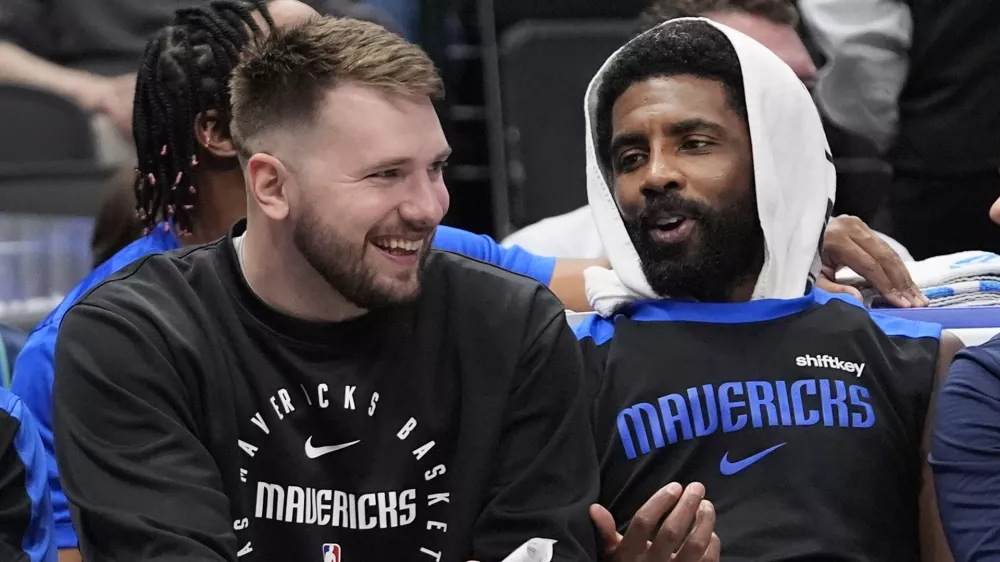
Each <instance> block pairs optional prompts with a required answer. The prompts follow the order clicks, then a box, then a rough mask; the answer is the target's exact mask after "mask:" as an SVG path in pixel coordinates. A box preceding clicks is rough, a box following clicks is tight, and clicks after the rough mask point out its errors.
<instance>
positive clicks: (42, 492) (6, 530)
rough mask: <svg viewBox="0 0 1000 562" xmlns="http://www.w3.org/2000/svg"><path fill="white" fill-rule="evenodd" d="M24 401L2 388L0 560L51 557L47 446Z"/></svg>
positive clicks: (30, 561) (48, 561)
mask: <svg viewBox="0 0 1000 562" xmlns="http://www.w3.org/2000/svg"><path fill="white" fill-rule="evenodd" d="M37 426H38V424H37V423H36V422H35V419H34V418H33V417H32V415H31V412H30V411H29V410H28V408H27V407H26V406H25V405H24V403H23V402H22V401H21V400H20V399H19V398H18V397H17V396H15V395H13V394H11V393H10V392H8V391H7V390H4V389H2V388H0V560H4V561H7V560H10V561H12V562H13V561H17V562H55V560H56V541H55V537H54V531H53V528H52V502H51V501H50V499H49V484H48V475H47V474H46V471H45V465H46V462H47V461H46V451H45V448H44V447H43V446H42V440H41V439H40V438H39V437H38V427H37Z"/></svg>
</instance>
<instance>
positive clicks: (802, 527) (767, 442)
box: [577, 290, 941, 562]
mask: <svg viewBox="0 0 1000 562" xmlns="http://www.w3.org/2000/svg"><path fill="white" fill-rule="evenodd" d="M851 302H853V301H851ZM851 302H848V301H845V300H841V299H839V298H835V297H833V296H832V295H830V294H828V293H824V292H822V291H819V290H814V291H812V292H810V293H809V294H808V295H806V296H804V297H802V298H799V299H792V300H762V301H752V302H747V303H734V304H704V303H692V302H683V301H674V300H667V301H655V302H653V301H649V302H641V303H637V304H635V305H632V306H631V307H630V308H629V309H628V310H627V311H626V312H625V313H624V314H621V315H619V316H617V317H616V318H614V319H601V318H598V317H593V318H590V319H588V321H586V322H585V323H584V324H583V325H581V326H579V327H578V328H577V336H578V338H580V340H581V344H582V346H583V348H584V350H585V353H587V354H588V355H589V358H590V359H591V363H592V364H593V365H594V371H595V373H596V374H597V376H598V379H597V382H596V384H597V388H598V390H597V398H596V404H595V410H594V416H595V419H594V422H595V432H596V437H597V448H598V454H599V456H600V461H601V503H602V504H603V505H605V506H607V507H608V509H609V510H610V511H611V512H612V514H613V515H614V516H615V521H617V522H618V523H619V525H623V526H624V525H627V524H628V522H629V520H630V519H631V517H632V516H633V515H634V514H635V512H636V510H637V509H638V508H639V507H640V506H642V504H643V503H644V502H645V501H646V500H647V499H648V498H649V497H650V496H651V495H652V494H653V493H654V492H655V491H656V490H657V489H658V488H660V487H661V486H663V485H665V484H668V483H670V482H673V481H676V482H680V483H683V484H687V483H689V482H695V481H698V482H702V483H704V484H705V487H706V489H707V494H708V498H707V499H709V500H711V501H712V502H713V503H714V504H715V506H716V510H717V524H716V532H717V534H718V535H719V537H720V538H721V539H722V544H723V560H725V561H727V562H733V561H744V560H745V561H754V562H761V561H768V560H773V561H777V560H782V561H787V560H843V561H882V560H884V561H892V562H900V561H907V560H918V558H919V534H918V496H919V491H920V486H921V468H922V463H923V459H922V458H921V454H920V443H921V435H922V432H923V425H924V419H925V417H926V413H927V410H928V404H929V402H930V399H931V395H932V392H933V386H934V371H935V365H936V361H937V356H938V347H939V342H940V334H941V327H940V326H938V325H935V324H924V323H916V322H910V321H905V320H900V319H896V318H891V317H886V316H880V315H875V314H870V313H869V312H868V311H866V310H865V309H863V308H860V307H859V306H855V305H854V304H851ZM622 530H623V531H624V528H623V529H622Z"/></svg>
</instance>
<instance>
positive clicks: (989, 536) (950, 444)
mask: <svg viewBox="0 0 1000 562" xmlns="http://www.w3.org/2000/svg"><path fill="white" fill-rule="evenodd" d="M930 463H931V467H932V468H933V469H934V486H935V491H936V494H937V501H938V509H939V510H940V512H941V522H942V523H943V524H944V531H945V535H947V537H948V545H949V546H950V547H951V551H952V554H954V556H955V560H956V561H964V560H997V559H1000V336H997V337H995V338H993V339H992V340H990V341H989V342H987V343H985V344H983V345H981V346H979V347H970V348H968V349H964V350H962V351H960V352H959V353H958V355H957V356H956V357H955V362H954V363H952V366H951V371H950V372H949V374H948V377H947V378H946V379H945V381H944V384H943V385H942V386H941V391H940V392H939V394H938V403H937V413H936V416H935V422H934V440H933V442H932V445H931V456H930Z"/></svg>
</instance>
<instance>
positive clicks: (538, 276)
mask: <svg viewBox="0 0 1000 562" xmlns="http://www.w3.org/2000/svg"><path fill="white" fill-rule="evenodd" d="M434 247H435V248H437V249H439V250H448V251H450V252H455V253H456V254H462V255H464V256H468V257H470V258H475V259H477V260H479V261H484V262H486V263H491V264H493V265H495V266H498V267H502V268H504V269H506V270H508V271H513V272H514V273H520V274H521V275H524V276H525V277H531V278H532V279H535V280H536V281H538V282H540V283H542V284H544V285H548V284H549V282H550V281H552V271H553V270H554V269H555V267H556V259H555V258H544V257H541V256H536V255H535V254H532V253H529V252H526V251H524V250H522V249H521V248H520V247H518V246H513V247H511V248H504V247H503V246H501V245H500V244H497V243H496V241H495V240H493V239H492V238H490V237H489V236H486V235H485V234H473V233H471V232H466V231H464V230H459V229H457V228H451V227H450V226H439V227H438V228H437V234H436V235H435V236H434Z"/></svg>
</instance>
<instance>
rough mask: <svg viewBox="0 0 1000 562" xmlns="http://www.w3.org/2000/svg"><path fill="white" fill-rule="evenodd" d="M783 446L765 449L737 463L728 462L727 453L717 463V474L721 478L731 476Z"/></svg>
mask: <svg viewBox="0 0 1000 562" xmlns="http://www.w3.org/2000/svg"><path fill="white" fill-rule="evenodd" d="M784 444H785V443H779V444H777V445H775V446H774V447H771V448H770V449H765V450H763V451H761V452H759V453H757V454H756V455H754V456H752V457H747V458H745V459H743V460H741V461H737V462H729V453H728V452H727V453H726V454H725V455H723V456H722V460H721V461H720V462H719V472H721V473H722V475H723V476H732V475H734V474H736V473H737V472H739V471H741V470H743V469H744V468H746V467H748V466H750V465H752V464H753V463H755V462H757V461H759V460H760V459H762V458H764V457H766V456H767V455H770V454H771V453H773V452H774V451H776V450H777V449H778V448H780V447H781V446H782V445H784Z"/></svg>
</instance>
